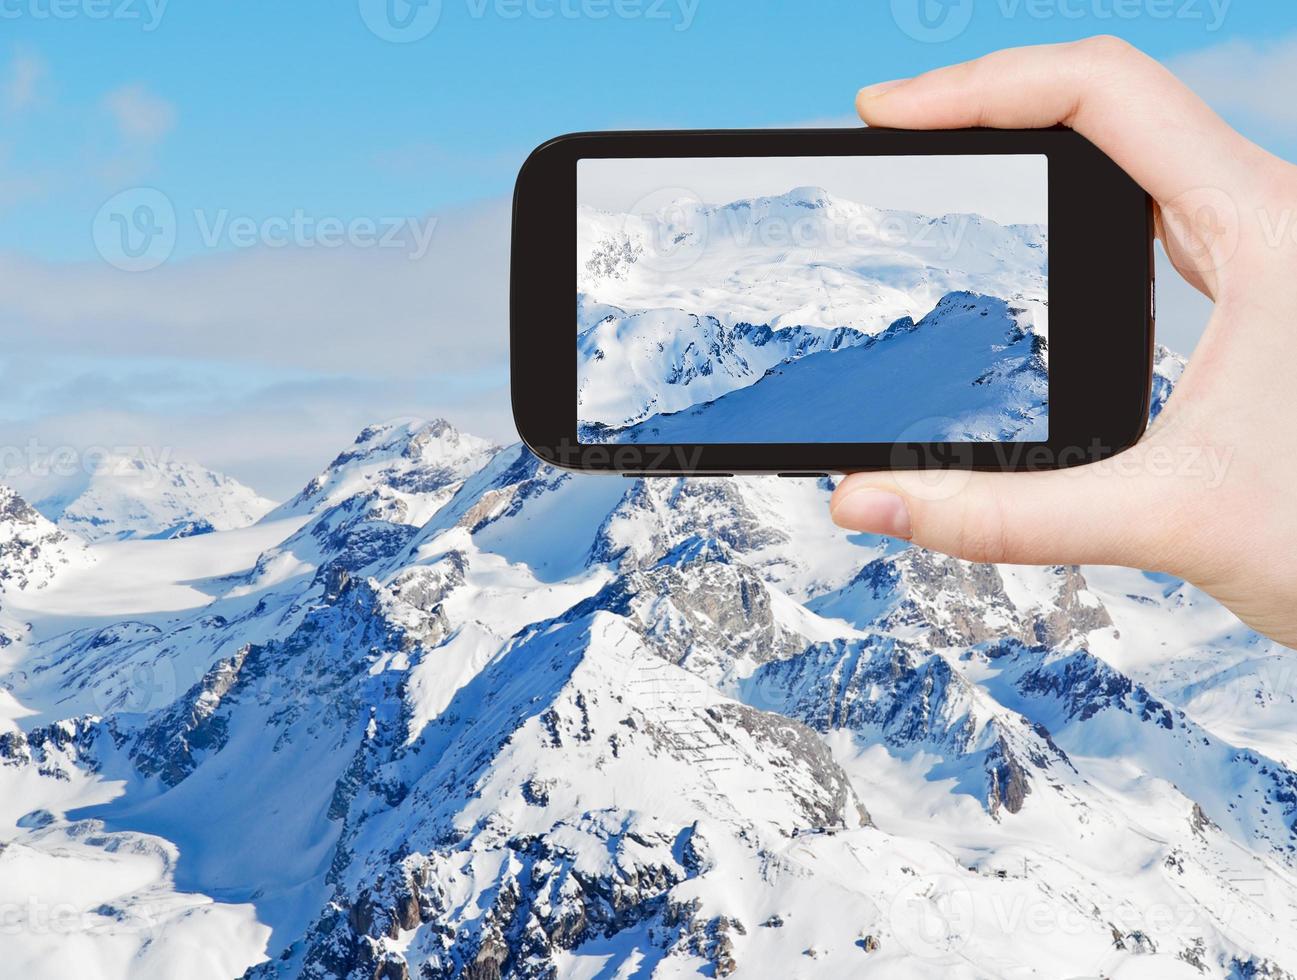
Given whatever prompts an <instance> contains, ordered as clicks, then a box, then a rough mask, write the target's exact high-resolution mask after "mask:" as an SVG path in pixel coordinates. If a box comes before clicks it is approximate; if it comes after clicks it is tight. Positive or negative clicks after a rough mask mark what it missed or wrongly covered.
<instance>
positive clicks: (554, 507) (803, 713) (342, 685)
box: [0, 362, 1297, 980]
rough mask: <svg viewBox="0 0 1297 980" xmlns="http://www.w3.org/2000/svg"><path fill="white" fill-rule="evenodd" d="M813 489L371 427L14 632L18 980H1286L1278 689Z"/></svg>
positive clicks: (1133, 600) (1255, 649)
mask: <svg viewBox="0 0 1297 980" xmlns="http://www.w3.org/2000/svg"><path fill="white" fill-rule="evenodd" d="M1167 363H1170V362H1167ZM831 489H832V487H831V484H830V483H829V482H828V481H827V480H788V479H783V480H781V479H778V478H750V479H697V480H675V479H659V480H634V481H628V480H622V479H617V478H595V477H581V476H577V475H574V474H571V473H564V472H558V471H554V470H551V469H549V468H547V467H545V466H543V465H541V464H540V463H539V462H538V461H537V460H536V459H535V458H534V457H532V456H531V455H530V454H528V453H527V452H526V451H525V450H524V449H522V448H521V447H518V446H511V447H507V448H504V449H500V450H497V451H489V450H488V449H487V448H486V447H485V446H482V445H481V444H480V443H477V442H476V441H475V440H472V439H471V438H470V437H467V436H463V435H461V434H459V433H456V432H454V430H453V429H451V428H450V427H449V426H447V425H445V423H428V424H426V425H423V424H415V423H401V424H399V425H392V426H385V427H379V428H376V429H373V430H366V432H365V433H362V435H361V438H360V439H358V440H357V443H356V445H355V446H353V447H352V448H351V449H349V450H348V451H347V452H345V453H344V454H343V455H342V456H340V457H339V458H338V460H336V461H335V462H334V464H332V465H331V466H330V467H329V468H327V469H326V470H325V471H324V472H323V473H322V474H321V477H320V478H318V479H317V480H315V481H312V483H311V484H310V485H309V486H308V487H307V489H306V490H305V491H304V492H303V494H301V495H299V497H298V498H297V499H296V500H295V501H294V502H292V503H290V504H289V505H285V508H283V509H281V510H280V511H277V512H275V513H272V514H271V515H269V516H268V517H267V518H266V519H264V520H263V521H261V522H260V523H258V524H257V525H255V526H253V527H249V528H244V529H241V530H235V531H230V532H223V533H216V534H209V535H205V536H202V537H197V538H190V539H182V540H158V541H138V542H122V543H118V544H111V545H106V546H101V550H100V552H99V557H100V560H99V561H98V562H97V563H96V564H95V565H94V566H90V567H88V568H87V569H83V570H81V571H79V572H78V573H76V574H67V575H59V576H56V577H55V578H54V579H53V580H52V581H51V582H50V583H49V584H48V585H47V587H46V588H44V589H39V590H34V591H32V590H28V591H24V592H21V593H18V594H17V598H16V599H15V600H13V602H14V605H13V607H12V610H11V611H12V613H13V614H14V615H15V616H19V617H21V618H22V620H23V621H25V622H27V623H30V624H31V629H30V636H28V637H27V639H26V641H25V642H24V644H22V645H21V649H20V651H19V653H18V654H15V653H13V651H11V652H10V653H9V655H7V656H5V655H3V654H0V665H3V671H4V672H3V673H2V674H0V907H3V908H4V909H6V910H9V911H13V913H14V914H12V915H8V916H7V918H6V920H5V921H6V923H9V924H11V925H12V924H13V923H17V924H18V925H17V927H16V928H9V929H6V931H5V936H4V940H3V942H4V946H5V952H6V959H7V963H8V965H9V967H10V968H12V969H13V970H14V971H16V973H18V974H20V975H24V976H33V977H44V976H51V977H52V976H64V975H78V974H86V973H94V975H97V976H105V977H118V976H121V977H126V976H130V977H169V976H174V975H180V974H183V975H185V976H188V977H199V978H201V977H229V976H235V975H239V974H241V973H244V971H246V973H245V974H244V975H246V976H248V977H252V978H270V977H346V978H349V980H355V978H361V977H363V978H366V980H368V978H374V977H382V978H414V977H418V978H427V980H449V978H459V977H464V978H475V980H485V978H503V977H510V978H538V977H553V978H564V980H566V978H590V977H607V978H616V977H621V978H629V977H636V976H639V977H649V976H653V977H681V976H731V975H733V976H738V977H754V978H780V980H782V978H786V977H799V976H805V977H812V976H814V977H820V976H823V977H848V976H857V975H868V974H872V973H877V974H878V975H880V976H906V977H922V976H932V977H968V978H974V977H976V978H981V977H987V976H996V977H999V976H1013V975H1028V974H1032V975H1038V976H1081V975H1084V976H1112V977H1116V976H1132V977H1142V976H1157V977H1221V978H1239V977H1268V978H1281V977H1288V976H1291V975H1292V974H1291V971H1292V970H1293V969H1294V968H1295V964H1297V935H1294V934H1293V932H1292V929H1291V922H1292V914H1293V912H1292V910H1293V909H1294V908H1297V830H1295V829H1294V827H1295V825H1297V771H1294V768H1293V767H1294V764H1295V763H1297V736H1294V734H1293V728H1292V724H1291V722H1292V719H1293V717H1294V710H1293V708H1292V705H1293V703H1294V700H1293V685H1292V677H1293V676H1297V671H1295V670H1294V667H1297V660H1295V659H1294V655H1293V654H1292V653H1291V652H1290V651H1286V650H1283V649H1281V648H1278V647H1276V646H1275V645H1273V644H1271V643H1269V642H1267V641H1264V640H1262V639H1260V638H1259V637H1257V636H1255V635H1254V634H1251V633H1249V632H1248V631H1246V630H1245V629H1244V628H1243V627H1241V626H1240V625H1239V624H1238V623H1237V621H1235V620H1233V618H1232V617H1230V616H1229V614H1228V613H1227V612H1225V611H1224V610H1222V609H1221V608H1220V607H1219V606H1217V605H1215V604H1214V603H1212V602H1210V601H1209V600H1207V599H1206V598H1204V597H1203V596H1202V595H1201V594H1199V593H1197V592H1196V591H1195V590H1193V589H1192V588H1190V587H1188V586H1185V585H1183V584H1182V583H1179V582H1174V581H1172V580H1169V579H1167V578H1165V577H1163V576H1152V575H1145V574H1143V573H1139V572H1130V571H1124V570H1115V569H1091V568H1082V569H1077V568H1014V567H994V566H984V565H970V564H967V563H963V562H958V561H955V560H954V559H949V558H946V557H944V556H940V555H935V554H931V553H928V552H924V551H921V550H918V549H914V548H910V547H905V546H902V545H898V544H896V543H894V542H884V541H881V540H879V539H874V538H869V537H864V536H860V535H850V534H847V533H846V532H844V531H841V530H839V529H837V528H835V527H833V526H832V525H831V524H830V523H829V521H828V519H827V516H826V507H825V504H826V502H827V498H828V494H829V493H830V492H831ZM204 566H205V567H206V568H207V569H208V574H207V575H206V576H205V577H204V576H202V575H200V574H199V573H198V572H197V571H196V570H197V569H198V568H201V567H204ZM168 570H170V571H169V573H168ZM168 575H169V577H168ZM132 576H133V577H134V578H135V579H136V581H137V587H136V588H135V589H133V590H122V589H115V590H108V594H107V598H105V584H106V583H107V582H109V581H112V580H118V579H121V578H123V577H127V578H129V577H132ZM92 606H93V608H94V610H95V614H94V615H93V616H88V615H84V614H83V615H80V616H77V615H73V614H71V613H70V610H75V609H77V608H81V609H83V610H85V609H90V608H91V607H92ZM15 649H18V648H17V647H16V648H15ZM52 909H57V910H59V915H60V918H59V920H58V921H59V922H61V923H63V925H62V926H61V927H60V928H61V930H62V931H61V932H60V931H51V930H50V929H49V928H48V927H47V926H46V925H44V924H45V923H48V922H49V921H50V910H52ZM15 910H16V911H15ZM195 950H202V951H203V953H202V955H197V954H196V953H195V952H194V951H195ZM1286 971H1287V972H1286Z"/></svg>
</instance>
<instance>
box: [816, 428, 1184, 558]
mask: <svg viewBox="0 0 1297 980" xmlns="http://www.w3.org/2000/svg"><path fill="white" fill-rule="evenodd" d="M1143 455H1144V454H1143V452H1142V451H1141V449H1140V447H1138V446H1137V447H1135V448H1134V449H1132V450H1129V451H1127V452H1126V453H1123V454H1121V455H1120V456H1117V457H1114V458H1113V459H1111V460H1107V461H1105V462H1103V463H1096V464H1091V465H1089V466H1081V467H1076V468H1074V469H1067V470H1053V471H1049V472H1041V473H973V472H968V471H964V470H941V471H933V470H926V471H917V472H895V473H857V474H853V475H852V476H849V477H847V478H846V479H845V480H843V481H842V483H841V484H840V485H839V486H838V488H837V490H836V491H835V492H834V494H833V499H832V501H831V502H830V504H829V507H830V511H831V513H832V516H833V520H834V522H835V523H837V524H838V525H840V526H842V527H845V528H848V529H850V530H853V531H864V532H867V533H871V534H882V535H886V536H889V537H894V538H903V539H905V540H909V541H913V542H914V543H915V544H917V545H920V546H922V547H924V548H931V549H933V550H935V551H941V552H945V553H946V554H949V555H953V556H955V557H956V558H963V559H967V560H968V561H976V562H990V563H1006V564H1018V565H1081V564H1096V565H1131V566H1135V567H1139V568H1147V569H1163V568H1165V567H1166V564H1167V556H1166V555H1165V554H1164V553H1163V550H1164V549H1163V544H1162V542H1163V540H1164V539H1165V538H1166V537H1167V535H1165V534H1164V533H1162V532H1161V530H1160V528H1163V527H1165V521H1166V513H1167V501H1168V498H1169V497H1170V496H1171V494H1168V492H1167V490H1168V487H1167V486H1166V485H1165V483H1166V480H1164V479H1156V480H1154V479H1153V478H1152V477H1151V476H1150V475H1149V472H1148V467H1147V466H1145V465H1144V462H1145V461H1144V459H1143ZM1154 483H1156V484H1158V486H1156V487H1155V486H1154V485H1153V484H1154Z"/></svg>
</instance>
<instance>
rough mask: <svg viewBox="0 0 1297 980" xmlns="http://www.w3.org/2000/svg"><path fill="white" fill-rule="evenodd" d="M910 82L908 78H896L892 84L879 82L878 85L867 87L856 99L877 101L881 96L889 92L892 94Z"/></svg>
mask: <svg viewBox="0 0 1297 980" xmlns="http://www.w3.org/2000/svg"><path fill="white" fill-rule="evenodd" d="M908 81H909V79H908V78H894V79H892V80H891V81H890V82H879V83H878V84H876V85H866V86H865V87H864V88H862V89H861V90H860V91H859V92H858V93H857V94H856V98H857V99H875V98H877V97H878V96H880V95H884V94H886V93H887V92H890V91H891V90H892V89H894V88H897V87H898V86H901V85H904V84H905V83H906V82H908Z"/></svg>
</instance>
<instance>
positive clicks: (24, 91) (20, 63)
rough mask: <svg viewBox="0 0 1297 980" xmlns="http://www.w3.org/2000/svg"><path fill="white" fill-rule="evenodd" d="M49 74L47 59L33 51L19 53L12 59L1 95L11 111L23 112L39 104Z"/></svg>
mask: <svg viewBox="0 0 1297 980" xmlns="http://www.w3.org/2000/svg"><path fill="white" fill-rule="evenodd" d="M48 75H49V66H48V65H46V63H45V60H44V59H43V58H41V57H39V56H38V55H35V54H31V53H19V54H16V55H14V57H13V58H12V59H11V60H10V62H9V65H8V68H7V70H6V72H5V79H4V82H3V84H0V93H2V95H0V97H2V98H3V101H4V105H5V107H6V108H7V109H8V110H9V111H10V112H22V111H23V110H25V109H30V108H31V107H32V106H34V105H37V104H39V102H40V101H41V86H42V84H43V83H44V81H45V79H46V77H47V76H48Z"/></svg>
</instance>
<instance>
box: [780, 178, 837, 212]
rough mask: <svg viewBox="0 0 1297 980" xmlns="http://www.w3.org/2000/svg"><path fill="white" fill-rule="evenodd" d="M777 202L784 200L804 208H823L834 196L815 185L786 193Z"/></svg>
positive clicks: (796, 188) (797, 188) (807, 185)
mask: <svg viewBox="0 0 1297 980" xmlns="http://www.w3.org/2000/svg"><path fill="white" fill-rule="evenodd" d="M777 200H784V201H787V202H788V203H790V204H798V205H801V206H802V207H816V208H822V207H824V206H825V205H826V204H828V203H830V202H831V201H832V200H833V196H832V195H831V194H830V193H829V192H828V191H826V190H825V189H824V188H823V187H817V186H815V185H814V184H806V185H803V186H801V187H794V188H793V189H792V190H789V191H786V192H785V193H783V194H781V195H779V198H777Z"/></svg>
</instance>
